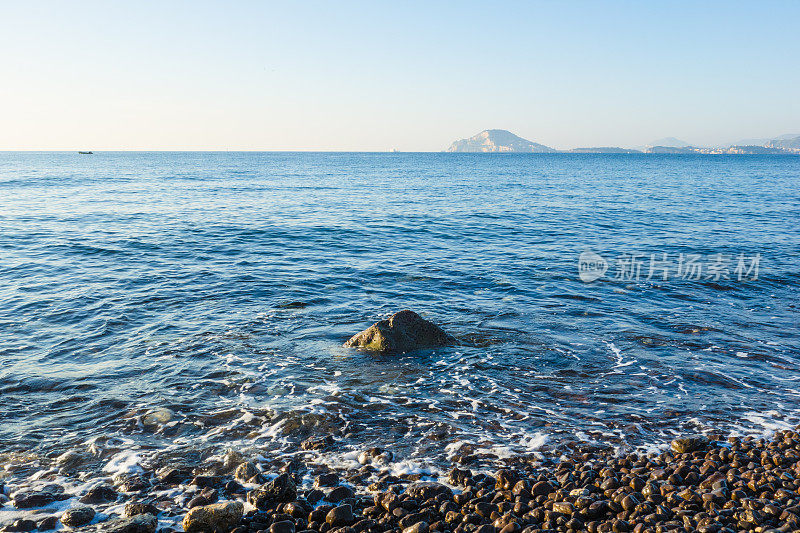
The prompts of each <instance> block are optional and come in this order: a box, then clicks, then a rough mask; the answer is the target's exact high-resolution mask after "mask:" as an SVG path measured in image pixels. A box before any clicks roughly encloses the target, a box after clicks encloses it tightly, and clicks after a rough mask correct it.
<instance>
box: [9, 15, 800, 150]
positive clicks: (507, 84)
mask: <svg viewBox="0 0 800 533" xmlns="http://www.w3.org/2000/svg"><path fill="white" fill-rule="evenodd" d="M799 21H800V2H797V1H784V2H769V1H767V2H736V1H726V2H710V1H709V2H638V1H637V2H634V1H631V2H613V1H608V2H606V1H593V2H588V1H587V2H558V1H544V2H533V1H531V2H486V1H481V2H470V1H459V2H376V1H370V2H339V1H336V2H287V1H280V2H248V1H239V2H222V1H220V2H198V1H185V2H178V1H159V2H148V1H136V2H116V1H97V2H90V1H74V2H64V1H53V2H37V1H18V2H13V1H11V0H6V1H4V2H2V3H0V50H1V51H2V54H1V56H0V77H1V79H0V121H1V122H0V123H1V124H2V127H1V128H0V149H66V150H72V149H78V148H91V149H96V150H103V149H106V150H107V149H145V150H148V149H163V150H169V149H189V150H192V149H246V150H258V149H264V150H283V149H286V150H314V149H319V150H387V149H390V148H398V149H400V150H441V149H444V148H446V147H447V145H448V144H449V143H450V142H451V141H453V140H454V139H457V138H462V137H468V136H471V135H473V134H475V133H477V132H479V131H480V130H483V129H486V128H503V129H509V130H511V131H513V132H515V133H517V134H519V135H521V136H523V137H526V138H528V139H531V140H534V141H537V142H541V143H544V144H547V145H550V146H554V147H557V148H569V147H575V146H608V145H618V146H635V145H641V144H645V143H647V142H649V141H651V140H653V139H655V138H659V137H665V136H675V137H679V138H682V139H684V140H686V141H689V142H692V143H695V144H715V143H723V142H732V141H735V140H738V139H741V138H746V137H772V136H776V135H779V134H784V133H795V132H796V133H800V31H798V27H799V26H798V24H799Z"/></svg>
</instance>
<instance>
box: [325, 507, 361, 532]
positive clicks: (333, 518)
mask: <svg viewBox="0 0 800 533" xmlns="http://www.w3.org/2000/svg"><path fill="white" fill-rule="evenodd" d="M325 522H327V523H328V524H330V526H331V527H342V526H349V525H350V524H352V523H353V522H355V517H354V516H353V508H352V507H351V506H350V505H339V506H338V507H334V508H333V509H331V510H330V511H329V512H328V514H327V515H326V516H325Z"/></svg>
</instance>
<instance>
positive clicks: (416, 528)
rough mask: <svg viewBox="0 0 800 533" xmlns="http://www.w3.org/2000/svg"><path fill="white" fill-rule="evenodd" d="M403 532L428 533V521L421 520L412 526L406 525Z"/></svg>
mask: <svg viewBox="0 0 800 533" xmlns="http://www.w3.org/2000/svg"><path fill="white" fill-rule="evenodd" d="M403 533H428V523H427V522H422V521H420V522H417V523H416V524H414V525H413V526H408V527H407V528H405V529H403Z"/></svg>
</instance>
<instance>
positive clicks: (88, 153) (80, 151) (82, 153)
mask: <svg viewBox="0 0 800 533" xmlns="http://www.w3.org/2000/svg"><path fill="white" fill-rule="evenodd" d="M78 153H79V154H93V153H94V152H81V151H78Z"/></svg>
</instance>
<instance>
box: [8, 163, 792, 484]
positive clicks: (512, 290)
mask: <svg viewBox="0 0 800 533" xmlns="http://www.w3.org/2000/svg"><path fill="white" fill-rule="evenodd" d="M0 228H1V229H0V457H5V458H6V459H7V460H9V461H10V459H8V458H10V457H28V458H31V457H38V458H55V457H58V456H61V455H63V454H64V453H65V452H69V451H74V452H75V453H78V454H81V453H83V454H86V453H92V454H94V455H95V456H96V457H101V458H102V459H101V460H100V463H99V464H100V466H102V467H103V468H105V471H106V472H108V471H109V468H110V469H111V470H112V471H113V469H114V468H115V465H116V466H119V465H123V466H126V467H130V466H131V465H135V464H137V462H145V461H147V460H154V458H157V457H159V456H161V455H168V456H170V457H179V456H182V455H183V456H188V455H191V456H192V457H195V458H198V460H204V459H205V458H208V457H215V456H219V455H220V454H223V453H226V452H227V451H230V450H235V451H236V452H237V453H242V454H244V455H248V454H250V455H257V456H259V457H292V456H294V455H296V454H299V453H302V443H303V442H304V441H306V440H307V439H309V438H312V439H314V438H316V439H323V440H324V439H327V441H325V442H327V444H326V445H325V447H324V449H322V450H318V451H315V452H314V453H315V454H318V455H317V457H318V460H320V461H326V462H328V463H329V464H338V463H343V462H347V461H353V460H354V458H355V456H356V454H357V453H358V452H359V451H360V450H364V449H365V448H369V447H380V448H383V449H385V450H389V451H390V452H391V453H392V454H393V457H394V462H393V464H394V465H395V466H396V468H397V470H398V471H403V472H435V471H437V469H439V470H440V469H445V468H447V467H448V465H450V464H451V462H452V461H454V460H457V461H461V462H462V463H463V464H471V463H474V462H476V461H477V462H480V461H502V460H508V459H509V458H513V457H519V456H523V457H536V456H538V455H546V454H556V455H557V454H559V453H561V450H568V449H570V448H571V447H572V448H574V447H575V446H599V447H608V446H611V447H614V448H617V449H619V450H634V449H642V450H658V449H663V448H664V447H665V446H667V445H668V443H669V441H670V440H671V439H672V438H674V437H675V436H676V435H684V434H687V433H691V434H694V433H704V434H707V435H720V436H728V435H753V436H765V435H769V434H770V433H772V432H774V431H776V430H779V429H783V428H792V427H795V426H796V425H797V424H798V423H800V309H798V305H800V298H799V297H798V296H800V290H799V289H798V285H800V157H797V156H791V155H787V156H772V155H758V156H747V155H694V154H692V155H674V154H663V155H657V154H460V153H275V152H263V153H262V152H148V153H145V152H95V153H94V154H92V155H81V154H78V153H73V152H2V153H0ZM403 309H410V310H413V311H415V312H417V313H419V314H420V315H422V316H423V317H425V318H426V319H428V320H431V321H433V322H435V323H436V324H438V325H440V326H441V327H442V328H443V329H445V330H446V331H447V332H448V333H450V334H451V335H452V336H453V337H455V339H456V342H455V343H454V344H453V345H452V346H447V347H436V348H429V349H425V350H418V351H414V352H408V353H401V354H375V353H369V352H364V351H359V350H357V349H353V348H345V347H343V343H344V342H345V341H346V340H347V339H348V338H349V337H350V336H352V335H354V334H355V333H358V332H359V331H361V330H363V329H365V328H366V327H368V326H369V325H371V324H372V323H374V322H376V321H378V320H382V319H385V318H387V317H389V316H390V315H391V314H392V313H395V312H397V311H400V310H403ZM98 450H100V451H98ZM102 450H109V451H108V452H107V453H105V454H104V453H103V452H102ZM109 465H110V466H109ZM0 466H1V465H0Z"/></svg>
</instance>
